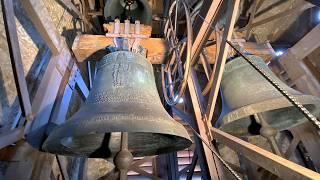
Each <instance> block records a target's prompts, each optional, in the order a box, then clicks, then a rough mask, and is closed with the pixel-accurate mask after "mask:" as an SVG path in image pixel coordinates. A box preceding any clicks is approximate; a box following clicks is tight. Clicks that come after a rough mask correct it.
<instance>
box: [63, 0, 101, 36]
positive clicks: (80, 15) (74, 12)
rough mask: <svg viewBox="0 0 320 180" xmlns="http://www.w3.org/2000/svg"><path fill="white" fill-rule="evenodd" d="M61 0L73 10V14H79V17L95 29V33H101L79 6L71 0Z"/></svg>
mask: <svg viewBox="0 0 320 180" xmlns="http://www.w3.org/2000/svg"><path fill="white" fill-rule="evenodd" d="M60 2H61V3H62V4H63V5H64V6H65V7H66V8H68V9H69V10H70V11H72V12H73V14H75V15H76V16H77V18H79V19H81V20H82V21H83V22H84V23H85V24H86V25H87V26H88V27H89V28H90V29H91V30H93V31H94V32H95V33H99V31H98V30H97V29H96V28H95V27H94V26H93V25H92V23H91V22H90V21H89V20H88V19H87V17H86V16H85V15H83V14H82V13H81V12H80V11H79V10H78V8H77V7H76V6H75V5H74V4H73V3H72V2H71V0H60ZM89 2H90V1H89Z"/></svg>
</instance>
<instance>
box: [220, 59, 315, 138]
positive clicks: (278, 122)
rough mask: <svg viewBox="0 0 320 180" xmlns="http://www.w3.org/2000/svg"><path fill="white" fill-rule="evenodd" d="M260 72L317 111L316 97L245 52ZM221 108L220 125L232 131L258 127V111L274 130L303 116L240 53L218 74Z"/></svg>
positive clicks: (246, 131)
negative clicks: (220, 77)
mask: <svg viewBox="0 0 320 180" xmlns="http://www.w3.org/2000/svg"><path fill="white" fill-rule="evenodd" d="M249 58H250V59H251V60H253V61H254V62H255V63H256V64H258V65H259V66H260V67H261V68H262V69H263V71H264V72H266V73H268V74H269V75H270V76H271V77H272V79H274V80H275V81H277V82H278V83H279V84H280V86H282V87H283V88H284V89H285V90H287V91H288V93H289V94H291V95H293V96H294V97H295V98H296V99H297V100H298V102H300V103H302V104H303V105H304V106H305V107H306V108H307V109H308V110H309V111H310V112H311V113H312V114H313V115H315V116H317V117H319V115H320V99H319V98H317V97H315V96H311V95H304V94H301V93H300V92H298V91H296V90H294V89H292V88H290V87H288V86H287V85H286V84H284V83H283V82H281V80H279V79H278V78H277V77H276V76H275V75H274V74H273V73H272V71H271V70H270V69H269V68H268V66H267V65H266V64H265V62H264V61H263V60H262V59H261V58H260V57H257V56H249ZM221 90H222V94H223V109H224V110H223V111H224V113H222V115H221V116H220V117H222V121H221V126H220V128H221V129H222V130H224V131H226V132H229V133H231V134H234V135H238V136H243V135H250V131H251V130H252V128H254V127H259V125H257V124H256V122H255V119H254V118H253V115H254V114H258V113H259V115H260V116H261V117H263V119H264V120H265V121H266V122H267V123H268V124H269V125H271V126H272V127H274V128H277V129H278V130H284V129H289V128H290V127H293V126H296V125H298V124H301V123H303V122H305V121H307V119H306V118H305V116H304V115H303V114H302V113H301V112H299V110H298V109H297V108H296V107H293V105H292V104H291V103H290V102H289V101H288V100H287V99H286V98H285V97H284V96H283V95H282V94H281V93H280V92H279V91H278V90H276V89H275V87H273V86H272V85H271V84H270V83H269V82H268V81H267V80H266V79H264V77H263V76H261V75H260V74H259V73H258V72H257V71H256V70H255V69H254V68H253V67H252V66H251V65H250V64H249V63H247V62H246V61H245V60H244V59H243V58H242V57H238V58H235V59H233V60H231V62H228V63H227V64H226V66H225V71H224V74H223V77H222V82H221Z"/></svg>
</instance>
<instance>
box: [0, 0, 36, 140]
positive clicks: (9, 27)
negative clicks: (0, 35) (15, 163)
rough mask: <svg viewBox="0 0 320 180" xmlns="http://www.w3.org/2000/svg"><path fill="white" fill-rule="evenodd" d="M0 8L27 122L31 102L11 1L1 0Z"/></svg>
mask: <svg viewBox="0 0 320 180" xmlns="http://www.w3.org/2000/svg"><path fill="white" fill-rule="evenodd" d="M1 7H2V12H3V18H4V26H5V29H6V36H7V42H8V48H9V54H10V60H11V65H12V70H13V75H14V80H15V85H16V90H17V93H18V98H19V102H20V108H21V110H22V114H23V116H24V117H26V119H27V120H32V111H31V102H30V97H29V92H28V87H27V82H26V79H25V75H24V70H23V63H22V59H21V53H20V47H19V40H18V34H17V27H16V21H15V19H14V10H13V2H12V0H1ZM14 134H15V133H14ZM11 135H12V134H11ZM20 138H21V137H20Z"/></svg>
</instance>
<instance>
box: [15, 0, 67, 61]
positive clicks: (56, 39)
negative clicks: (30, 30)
mask: <svg viewBox="0 0 320 180" xmlns="http://www.w3.org/2000/svg"><path fill="white" fill-rule="evenodd" d="M21 3H22V5H23V7H24V9H25V10H26V12H27V14H28V16H29V17H30V19H31V21H32V22H33V24H34V26H35V27H36V28H37V30H38V32H39V33H40V35H41V37H42V38H43V40H44V41H45V42H46V44H47V45H48V47H49V48H50V50H51V51H52V54H54V55H57V54H59V53H60V51H61V49H62V48H63V43H61V42H62V41H61V38H60V35H59V33H58V31H57V30H56V27H55V26H54V24H53V23H52V21H51V19H50V15H49V13H48V11H47V8H46V7H45V5H44V3H43V1H42V0H23V1H21Z"/></svg>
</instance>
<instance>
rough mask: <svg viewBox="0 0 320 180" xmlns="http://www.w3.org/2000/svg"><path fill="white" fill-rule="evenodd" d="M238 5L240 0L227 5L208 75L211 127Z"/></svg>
mask: <svg viewBox="0 0 320 180" xmlns="http://www.w3.org/2000/svg"><path fill="white" fill-rule="evenodd" d="M239 5H240V0H234V1H230V4H229V5H228V7H230V8H229V11H228V14H227V23H226V26H225V28H224V33H223V37H222V42H221V45H220V48H219V49H220V50H219V56H218V59H217V62H216V63H215V64H214V70H213V76H212V75H211V76H212V77H210V79H211V78H212V82H213V83H212V87H209V88H210V95H209V100H208V105H207V109H206V116H205V117H206V123H207V126H209V127H211V126H212V124H211V119H212V116H213V112H214V109H215V104H216V101H217V98H218V94H219V88H220V83H221V79H222V74H223V71H224V65H225V63H226V60H227V56H228V50H229V45H228V44H227V41H230V39H231V36H232V33H233V29H234V24H235V21H236V16H237V14H238V9H239Z"/></svg>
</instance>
